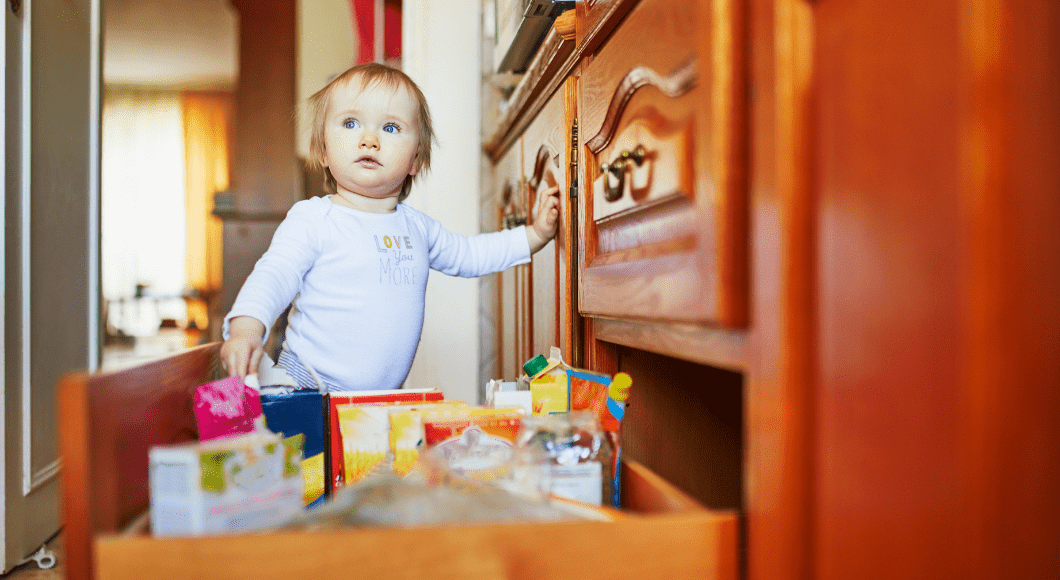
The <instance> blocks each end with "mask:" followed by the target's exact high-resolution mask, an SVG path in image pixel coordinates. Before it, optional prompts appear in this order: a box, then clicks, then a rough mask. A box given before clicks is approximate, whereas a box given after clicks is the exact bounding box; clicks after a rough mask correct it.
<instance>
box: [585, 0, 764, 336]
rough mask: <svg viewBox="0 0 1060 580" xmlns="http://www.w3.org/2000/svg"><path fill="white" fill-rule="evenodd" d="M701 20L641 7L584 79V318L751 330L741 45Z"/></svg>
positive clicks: (682, 11) (693, 10) (693, 14)
mask: <svg viewBox="0 0 1060 580" xmlns="http://www.w3.org/2000/svg"><path fill="white" fill-rule="evenodd" d="M718 3H719V4H723V3H724V2H721V1H720V0H719V2H718ZM708 4H709V3H708ZM701 12H703V11H701V10H699V9H697V5H696V3H694V2H687V1H686V2H681V1H678V2H674V1H664V0H645V1H642V2H641V3H639V4H638V5H637V6H636V8H634V9H633V10H631V11H630V13H629V15H628V16H627V17H626V19H625V20H624V21H623V22H622V24H621V25H619V26H618V28H617V29H616V30H615V31H614V33H613V34H612V36H611V38H609V39H608V41H607V42H606V43H605V44H604V45H603V46H602V48H600V49H599V51H598V52H597V54H596V55H595V56H594V57H593V58H592V59H591V61H589V62H588V63H587V64H586V66H585V67H584V69H583V72H582V74H581V82H580V90H579V109H578V110H579V120H580V121H581V123H580V131H581V135H582V137H583V139H584V141H583V143H584V145H583V151H584V162H583V163H582V176H583V180H584V183H585V184H586V186H585V187H584V193H583V195H582V196H581V223H580V225H581V226H582V237H583V239H584V244H582V245H581V246H580V256H579V260H580V269H579V279H580V285H579V288H580V290H581V295H580V297H579V308H580V310H581V312H582V313H583V314H584V315H586V316H608V317H617V318H633V319H652V320H655V321H675V322H691V323H712V324H719V325H723V326H730V327H733V326H736V327H738V326H741V325H743V324H744V323H745V321H746V303H747V287H746V280H747V267H748V264H747V252H746V244H747V223H746V215H747V210H746V204H747V197H746V192H745V189H744V184H745V183H746V178H745V176H744V173H745V172H746V164H745V163H744V162H743V159H744V157H745V156H744V152H743V150H744V147H745V142H746V136H745V132H746V126H745V124H744V123H743V119H744V118H745V117H746V115H745V113H744V108H745V107H746V103H745V101H744V100H743V99H739V98H737V96H738V95H741V93H740V91H741V89H742V86H743V82H742V81H739V79H742V78H743V76H744V74H745V71H743V63H744V62H745V61H746V59H745V58H743V55H742V52H744V51H745V50H746V48H744V47H743V46H742V45H739V44H736V43H734V42H729V43H725V42H722V41H718V40H716V39H715V38H714V37H715V36H721V37H724V38H738V37H739V36H740V35H739V34H736V31H735V30H733V29H734V28H735V27H737V26H739V21H738V20H734V19H724V20H718V19H717V18H713V19H712V18H711V17H710V16H713V15H705V14H702V13H701ZM723 12H724V11H723ZM659 39H666V42H660V41H659ZM738 81H739V82H738Z"/></svg>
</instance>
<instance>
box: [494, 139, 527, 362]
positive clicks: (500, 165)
mask: <svg viewBox="0 0 1060 580" xmlns="http://www.w3.org/2000/svg"><path fill="white" fill-rule="evenodd" d="M519 153H520V149H519V147H513V148H511V149H509V150H508V152H507V153H505V155H504V156H502V157H501V159H500V160H499V161H498V162H497V164H496V165H494V166H493V183H494V188H495V189H496V192H495V194H494V196H495V197H494V201H495V205H496V208H497V211H498V213H499V215H500V224H499V226H500V227H502V228H509V227H514V226H515V225H516V223H517V222H518V221H519V220H522V219H525V215H524V213H523V206H524V202H523V201H522V200H523V188H522V185H521V184H522V170H521V168H520V165H519V163H520V155H519ZM518 272H519V267H515V268H509V269H507V270H505V271H504V272H501V273H499V274H496V276H497V277H498V281H499V283H498V284H497V286H498V289H497V292H498V293H499V300H498V304H499V310H500V312H499V313H498V317H497V319H498V320H499V327H498V329H497V330H498V336H497V339H498V345H497V352H498V358H499V360H498V361H497V369H498V373H499V378H503V379H504V380H508V381H514V380H515V377H516V376H518V375H517V371H516V369H517V368H518V367H519V365H522V363H523V361H517V360H516V359H517V358H518V354H519V353H518V351H517V349H516V345H517V341H518V338H519V336H520V335H519V333H518V331H517V330H518V329H517V321H518V320H519V308H521V304H520V303H519V302H518V301H517V299H516V298H517V295H518V294H517V292H518V288H517V284H516V282H517V278H519V274H518Z"/></svg>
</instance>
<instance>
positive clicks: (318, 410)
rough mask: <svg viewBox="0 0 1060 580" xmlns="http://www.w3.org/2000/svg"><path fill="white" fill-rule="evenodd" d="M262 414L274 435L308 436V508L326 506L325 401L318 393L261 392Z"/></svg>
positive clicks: (275, 389)
mask: <svg viewBox="0 0 1060 580" xmlns="http://www.w3.org/2000/svg"><path fill="white" fill-rule="evenodd" d="M261 410H262V412H263V413H264V414H265V424H266V425H267V426H268V427H269V429H270V430H271V431H274V432H277V433H283V434H284V436H285V437H290V436H292V435H297V434H299V433H302V434H304V435H305V448H304V449H305V458H304V459H303V460H302V477H303V478H304V480H305V495H304V497H303V499H304V504H305V506H306V507H316V506H318V505H322V504H323V503H324V397H323V395H322V394H321V392H320V391H319V390H317V389H303V388H299V387H288V386H272V387H262V389H261Z"/></svg>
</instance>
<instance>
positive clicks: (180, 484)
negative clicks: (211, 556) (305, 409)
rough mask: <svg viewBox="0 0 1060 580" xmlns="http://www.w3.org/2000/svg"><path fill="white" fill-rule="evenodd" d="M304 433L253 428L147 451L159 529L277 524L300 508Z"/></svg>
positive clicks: (199, 531)
mask: <svg viewBox="0 0 1060 580" xmlns="http://www.w3.org/2000/svg"><path fill="white" fill-rule="evenodd" d="M304 437H305V436H304V435H302V434H299V435H295V436H293V437H288V438H286V439H285V438H283V437H282V436H281V435H278V434H276V433H270V432H253V433H247V434H245V435H237V436H234V437H224V438H221V439H214V440H212V441H207V442H198V441H196V442H193V443H186V444H181V445H164V446H159V447H153V448H152V449H151V451H150V452H149V455H148V456H149V460H150V485H151V531H152V533H153V534H154V535H156V536H199V535H209V534H224V533H240V532H248V531H253V530H260V529H265V528H270V527H274V526H277V525H280V524H282V523H284V522H286V521H287V520H288V519H290V518H291V517H292V516H294V515H295V514H296V513H298V512H299V511H301V509H302V487H303V485H304V484H303V479H302V473H301V470H300V467H301V463H302V445H303V439H304Z"/></svg>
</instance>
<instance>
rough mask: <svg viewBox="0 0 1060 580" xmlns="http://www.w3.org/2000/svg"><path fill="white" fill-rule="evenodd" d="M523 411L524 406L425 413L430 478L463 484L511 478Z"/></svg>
mask: <svg viewBox="0 0 1060 580" xmlns="http://www.w3.org/2000/svg"><path fill="white" fill-rule="evenodd" d="M523 415H524V412H523V410H522V409H484V408H468V409H464V410H460V411H458V412H453V413H447V414H445V415H444V416H440V415H438V414H428V415H426V416H424V418H423V442H424V445H425V447H426V450H425V457H426V458H427V464H428V466H427V469H426V472H427V476H428V479H429V480H433V481H443V482H448V483H450V484H459V483H461V482H462V481H469V480H470V481H494V480H501V479H507V478H509V477H510V476H511V470H512V467H513V461H512V460H513V457H514V454H515V453H514V447H515V440H516V437H517V436H518V434H519V423H520V420H521V419H522V417H523Z"/></svg>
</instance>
